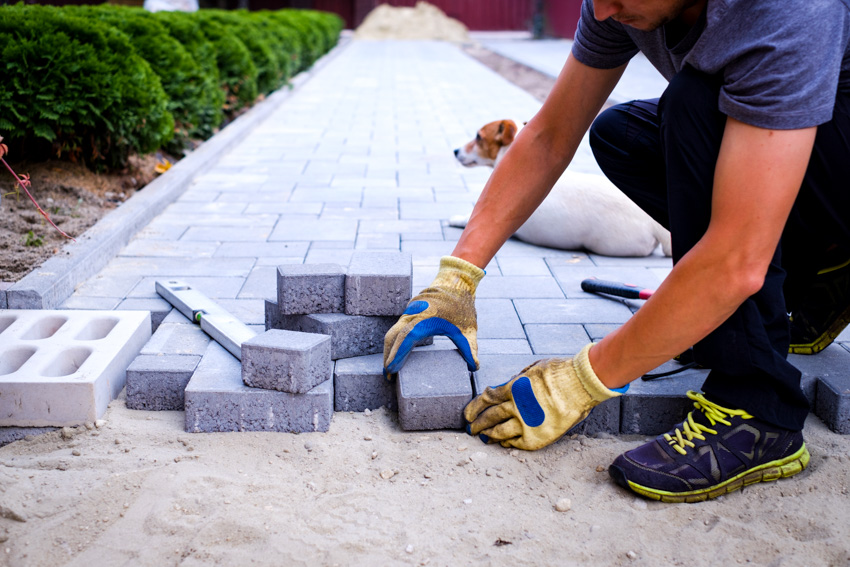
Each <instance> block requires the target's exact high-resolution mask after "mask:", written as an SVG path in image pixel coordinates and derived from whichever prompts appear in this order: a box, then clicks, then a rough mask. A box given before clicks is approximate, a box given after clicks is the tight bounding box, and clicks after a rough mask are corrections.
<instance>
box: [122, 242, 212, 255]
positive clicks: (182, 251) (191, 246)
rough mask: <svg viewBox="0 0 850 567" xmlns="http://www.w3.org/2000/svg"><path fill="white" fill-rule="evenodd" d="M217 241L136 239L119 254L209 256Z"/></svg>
mask: <svg viewBox="0 0 850 567" xmlns="http://www.w3.org/2000/svg"><path fill="white" fill-rule="evenodd" d="M217 248H218V242H201V241H190V240H178V241H168V240H142V239H136V240H133V241H132V242H130V244H128V245H127V246H125V247H124V249H123V250H121V252H119V254H118V255H119V256H159V257H171V258H175V257H176V258H181V257H190V258H211V257H212V255H213V254H214V253H215V251H216V249H217Z"/></svg>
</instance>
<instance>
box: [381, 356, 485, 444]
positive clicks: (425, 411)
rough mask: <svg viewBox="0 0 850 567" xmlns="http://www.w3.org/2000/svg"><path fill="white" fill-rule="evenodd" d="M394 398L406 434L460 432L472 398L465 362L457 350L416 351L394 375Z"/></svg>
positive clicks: (470, 382)
mask: <svg viewBox="0 0 850 567" xmlns="http://www.w3.org/2000/svg"><path fill="white" fill-rule="evenodd" d="M396 397H397V401H398V417H399V422H400V423H401V428H402V429H404V430H406V431H421V430H428V429H463V428H464V427H465V425H466V423H465V421H464V419H463V408H464V407H466V404H467V403H469V401H470V400H471V399H472V381H471V379H470V376H469V370H468V369H467V366H466V362H465V361H464V360H463V357H462V356H461V355H460V353H458V352H457V351H456V350H420V351H416V350H415V351H413V352H412V353H411V354H410V357H409V358H408V359H407V362H406V363H405V365H404V366H403V367H402V369H401V370H400V371H399V373H398V375H397V376H396Z"/></svg>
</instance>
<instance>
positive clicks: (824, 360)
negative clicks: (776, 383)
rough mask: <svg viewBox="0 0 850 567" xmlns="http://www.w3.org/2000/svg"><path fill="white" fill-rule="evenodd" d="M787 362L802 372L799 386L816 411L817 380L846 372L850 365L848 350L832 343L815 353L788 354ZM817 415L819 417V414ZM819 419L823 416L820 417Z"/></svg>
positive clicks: (838, 375)
mask: <svg viewBox="0 0 850 567" xmlns="http://www.w3.org/2000/svg"><path fill="white" fill-rule="evenodd" d="M788 362H790V363H791V364H793V365H794V366H795V367H796V368H797V369H798V370H799V371H800V372H802V373H803V377H802V378H801V380H800V386H801V387H802V388H803V394H805V396H806V399H807V400H809V406H810V407H811V408H812V410H813V411H815V412H816V413H817V393H818V391H819V387H818V380H819V379H821V378H826V379H832V378H834V377H840V376H842V375H843V374H846V372H847V368H848V367H850V352H847V350H845V349H844V348H842V347H841V346H840V345H836V344H833V345H830V346H828V347H827V348H826V349H824V350H823V351H821V352H819V353H818V354H815V355H801V354H789V355H788ZM818 417H821V416H820V414H818ZM821 419H824V418H823V417H821ZM824 421H826V420H825V419H824Z"/></svg>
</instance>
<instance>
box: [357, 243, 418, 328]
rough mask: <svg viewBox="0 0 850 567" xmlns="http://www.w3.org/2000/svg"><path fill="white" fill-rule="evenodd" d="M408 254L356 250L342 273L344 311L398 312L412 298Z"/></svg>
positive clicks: (389, 313) (369, 312) (410, 269)
mask: <svg viewBox="0 0 850 567" xmlns="http://www.w3.org/2000/svg"><path fill="white" fill-rule="evenodd" d="M412 280H413V265H412V263H411V257H410V255H409V254H404V253H401V252H373V251H365V250H358V251H355V252H354V254H352V256H351V264H349V266H348V272H347V274H346V276H345V313H346V314H348V315H396V316H397V315H401V314H402V313H404V310H405V308H406V307H407V303H408V302H409V301H410V298H411V289H412Z"/></svg>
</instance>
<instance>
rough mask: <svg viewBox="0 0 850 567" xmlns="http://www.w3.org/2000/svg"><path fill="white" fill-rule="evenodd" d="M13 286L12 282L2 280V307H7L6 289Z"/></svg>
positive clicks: (0, 291)
mask: <svg viewBox="0 0 850 567" xmlns="http://www.w3.org/2000/svg"><path fill="white" fill-rule="evenodd" d="M10 287H12V282H0V309H7V308H8V306H9V304H8V302H7V301H6V290H7V289H9V288H10Z"/></svg>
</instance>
